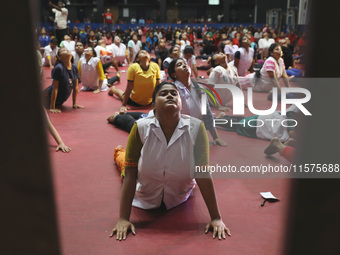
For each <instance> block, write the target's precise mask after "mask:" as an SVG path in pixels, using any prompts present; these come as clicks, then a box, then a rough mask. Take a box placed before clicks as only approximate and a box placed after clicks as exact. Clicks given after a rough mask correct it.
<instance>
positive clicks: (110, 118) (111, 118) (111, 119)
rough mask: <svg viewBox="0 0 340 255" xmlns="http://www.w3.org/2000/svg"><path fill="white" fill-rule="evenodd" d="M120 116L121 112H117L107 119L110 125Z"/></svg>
mask: <svg viewBox="0 0 340 255" xmlns="http://www.w3.org/2000/svg"><path fill="white" fill-rule="evenodd" d="M117 115H119V112H115V113H114V114H112V115H110V116H109V117H108V118H107V121H108V122H109V123H112V122H113V120H114V119H115V118H116V116H117Z"/></svg>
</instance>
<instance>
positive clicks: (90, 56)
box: [78, 47, 109, 94]
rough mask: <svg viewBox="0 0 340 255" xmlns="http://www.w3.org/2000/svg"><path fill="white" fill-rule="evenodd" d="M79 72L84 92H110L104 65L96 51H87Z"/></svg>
mask: <svg viewBox="0 0 340 255" xmlns="http://www.w3.org/2000/svg"><path fill="white" fill-rule="evenodd" d="M78 71H79V75H80V79H81V84H82V85H83V87H82V88H81V90H82V91H88V90H93V93H95V94H97V93H99V92H100V91H106V90H108V89H109V88H108V86H107V80H106V79H105V75H104V70H103V65H102V63H101V61H100V59H99V58H97V54H96V51H95V50H94V49H93V48H91V47H88V48H86V49H85V57H84V58H81V59H80V61H79V64H78Z"/></svg>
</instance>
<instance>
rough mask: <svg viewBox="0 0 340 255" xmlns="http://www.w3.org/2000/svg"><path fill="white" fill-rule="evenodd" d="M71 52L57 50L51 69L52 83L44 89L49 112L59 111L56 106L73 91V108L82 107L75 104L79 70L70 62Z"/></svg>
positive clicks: (61, 49)
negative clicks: (55, 60)
mask: <svg viewBox="0 0 340 255" xmlns="http://www.w3.org/2000/svg"><path fill="white" fill-rule="evenodd" d="M71 59H72V53H71V52H70V51H69V50H67V49H65V48H60V49H59V50H58V52H57V62H56V65H55V67H54V68H53V70H52V79H53V83H52V85H51V86H49V87H48V88H46V89H45V90H44V92H43V93H44V95H45V98H46V101H47V103H48V105H49V107H50V112H52V113H61V110H60V109H58V108H57V107H58V106H61V105H62V104H63V103H64V102H65V101H66V100H67V99H68V98H69V97H70V95H71V92H72V91H73V93H72V95H73V98H72V99H73V104H72V106H73V108H76V109H82V108H84V107H83V106H82V105H78V104H77V94H78V80H79V72H78V69H77V67H76V66H75V65H73V64H72V63H71Z"/></svg>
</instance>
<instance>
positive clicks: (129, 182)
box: [119, 167, 138, 221]
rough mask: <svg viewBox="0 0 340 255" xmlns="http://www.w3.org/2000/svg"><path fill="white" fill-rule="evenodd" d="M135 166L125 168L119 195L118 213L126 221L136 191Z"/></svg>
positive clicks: (128, 217)
mask: <svg viewBox="0 0 340 255" xmlns="http://www.w3.org/2000/svg"><path fill="white" fill-rule="evenodd" d="M137 171H138V170H137V168H135V167H134V168H132V167H131V168H129V167H127V168H126V169H125V177H124V182H123V187H122V193H121V196H120V211H119V215H120V218H121V219H125V220H127V221H129V220H130V214H131V206H132V200H133V197H134V196H135V192H136V182H137V178H136V176H137Z"/></svg>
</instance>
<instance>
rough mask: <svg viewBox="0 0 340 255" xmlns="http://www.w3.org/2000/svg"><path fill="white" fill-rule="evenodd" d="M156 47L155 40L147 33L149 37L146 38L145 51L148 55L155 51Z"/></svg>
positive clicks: (150, 33)
mask: <svg viewBox="0 0 340 255" xmlns="http://www.w3.org/2000/svg"><path fill="white" fill-rule="evenodd" d="M156 45H157V38H156V37H155V36H153V33H152V32H149V36H148V37H147V38H146V45H145V50H146V51H147V52H148V53H150V52H151V51H152V50H155V48H156Z"/></svg>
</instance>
